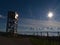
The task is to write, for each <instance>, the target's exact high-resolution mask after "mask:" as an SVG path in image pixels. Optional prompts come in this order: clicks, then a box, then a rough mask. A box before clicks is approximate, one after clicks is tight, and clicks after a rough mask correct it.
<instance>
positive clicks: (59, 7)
mask: <svg viewBox="0 0 60 45" xmlns="http://www.w3.org/2000/svg"><path fill="white" fill-rule="evenodd" d="M9 10H12V11H17V12H18V13H19V19H21V18H27V19H28V18H29V19H38V20H48V18H47V14H48V12H49V11H51V12H53V13H54V16H53V19H54V20H56V21H60V0H0V15H1V16H2V17H4V18H2V17H0V29H1V28H4V26H3V25H6V24H5V23H6V19H7V18H6V17H7V13H8V11H9ZM2 24H3V25H2Z"/></svg>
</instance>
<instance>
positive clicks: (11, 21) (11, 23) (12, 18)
mask: <svg viewBox="0 0 60 45" xmlns="http://www.w3.org/2000/svg"><path fill="white" fill-rule="evenodd" d="M17 24H18V13H17V12H14V11H9V12H8V17H7V28H6V32H7V33H8V34H11V35H15V34H16V33H17Z"/></svg>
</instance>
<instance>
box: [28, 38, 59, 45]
mask: <svg viewBox="0 0 60 45" xmlns="http://www.w3.org/2000/svg"><path fill="white" fill-rule="evenodd" d="M29 40H30V41H31V43H32V44H33V45H60V41H58V40H57V39H56V40H55V39H54V40H53V39H47V38H35V37H30V38H29Z"/></svg>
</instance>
